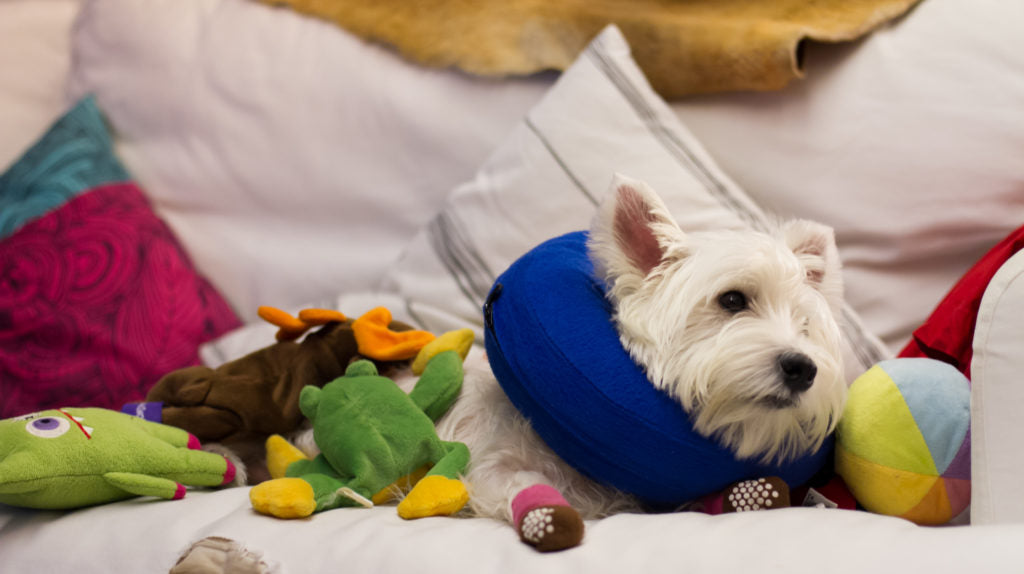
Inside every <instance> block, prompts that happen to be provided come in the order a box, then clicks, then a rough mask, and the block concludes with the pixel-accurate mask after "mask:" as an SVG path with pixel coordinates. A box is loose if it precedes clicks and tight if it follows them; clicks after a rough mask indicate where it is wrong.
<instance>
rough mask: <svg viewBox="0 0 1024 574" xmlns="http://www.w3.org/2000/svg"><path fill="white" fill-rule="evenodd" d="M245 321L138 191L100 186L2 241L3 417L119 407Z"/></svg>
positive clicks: (0, 393) (130, 187)
mask: <svg viewBox="0 0 1024 574" xmlns="http://www.w3.org/2000/svg"><path fill="white" fill-rule="evenodd" d="M238 324H239V321H238V318H237V317H236V316H235V314H234V312H233V311H232V310H231V308H230V307H229V306H228V305H227V303H225V301H224V300H223V299H222V298H221V296H220V295H219V294H218V293H217V291H216V290H215V289H214V288H213V287H212V286H211V285H210V284H209V283H208V282H207V281H206V279H204V278H203V277H201V276H200V275H198V274H197V273H196V270H195V269H194V268H193V266H192V264H191V262H190V261H189V259H188V256H187V255H186V254H185V252H184V251H183V250H182V247H181V245H180V244H179V243H178V241H177V240H176V239H175V238H174V236H173V235H172V233H171V231H170V229H169V228H168V227H167V225H166V224H164V222H163V221H162V220H160V219H159V218H158V217H157V216H156V215H155V214H154V213H153V211H152V210H151V209H150V206H149V204H148V202H147V201H146V199H145V197H144V196H143V195H142V192H141V191H140V190H139V189H138V187H136V186H135V185H134V184H133V183H124V182H122V183H110V184H105V185H102V186H99V187H96V188H93V189H91V190H89V191H86V192H84V193H82V194H81V195H78V196H76V197H74V198H73V199H71V200H69V201H68V202H67V203H64V204H63V205H61V206H60V207H58V208H56V209H55V210H53V211H50V212H48V213H46V214H44V215H42V216H40V217H39V218H37V219H34V220H32V221H29V222H28V223H26V224H24V225H23V226H22V227H20V228H19V229H18V230H17V231H15V232H14V234H12V235H10V236H9V237H7V238H6V239H4V240H3V241H0V418H7V417H11V416H17V415H20V414H24V413H28V412H32V411H37V410H41V409H47V408H54V407H63V406H94V407H106V408H114V409H119V408H120V407H121V406H122V405H123V404H124V403H126V402H129V401H135V400H141V399H143V398H144V397H145V394H146V392H147V391H148V390H149V387H150V386H152V385H153V384H154V383H155V382H156V381H157V379H159V378H160V377H161V376H163V375H164V374H166V373H167V372H169V371H172V370H174V369H178V368H181V367H185V366H189V365H194V364H198V362H199V359H198V353H197V349H198V346H199V345H200V344H201V343H203V342H205V341H208V340H210V339H212V338H214V337H216V336H218V335H220V334H222V333H224V332H225V331H227V330H229V329H232V328H234V327H237V326H238Z"/></svg>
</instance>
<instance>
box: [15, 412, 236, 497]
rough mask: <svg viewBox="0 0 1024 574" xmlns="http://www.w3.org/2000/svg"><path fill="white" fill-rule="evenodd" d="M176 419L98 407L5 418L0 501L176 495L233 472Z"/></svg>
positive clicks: (228, 477) (229, 476)
mask: <svg viewBox="0 0 1024 574" xmlns="http://www.w3.org/2000/svg"><path fill="white" fill-rule="evenodd" d="M198 449H199V441H198V439H196V437H194V436H192V435H190V434H189V433H187V432H185V431H183V430H181V429H179V428H175V427H172V426H168V425H163V424H159V423H154V422H150V421H147V420H143V419H141V418H138V417H134V416H131V415H127V414H124V413H119V412H117V411H112V410H108V409H100V408H63V409H53V410H47V411H41V412H38V413H33V414H30V415H25V416H21V417H16V418H11V419H5V420H2V421H0V503H4V504H10V505H12V506H23V507H28V508H47V509H64V508H78V507H81V506H90V505H94V504H102V503H106V502H113V501H115V500H121V499H125V498H131V497H133V496H156V497H160V498H166V499H175V500H176V499H179V498H182V497H183V496H185V486H184V485H186V484H188V485H196V486H220V485H223V484H226V483H229V482H231V481H232V480H233V479H234V477H235V467H234V465H233V464H231V462H230V461H228V460H227V459H226V458H224V457H222V456H220V455H217V454H212V453H209V452H204V451H201V450H198Z"/></svg>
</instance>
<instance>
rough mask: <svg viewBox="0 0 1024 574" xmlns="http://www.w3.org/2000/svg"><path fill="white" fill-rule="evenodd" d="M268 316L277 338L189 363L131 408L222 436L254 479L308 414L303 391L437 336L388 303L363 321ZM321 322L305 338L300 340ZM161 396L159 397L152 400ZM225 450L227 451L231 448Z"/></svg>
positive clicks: (265, 310) (202, 435)
mask: <svg viewBox="0 0 1024 574" xmlns="http://www.w3.org/2000/svg"><path fill="white" fill-rule="evenodd" d="M259 314H260V317H262V318H263V319H264V320H267V321H269V322H270V323H272V324H274V325H276V326H277V327H279V330H278V332H277V342H276V343H274V344H272V345H270V346H268V347H264V348H262V349H260V350H258V351H255V352H253V353H250V354H248V355H246V356H244V357H242V358H240V359H236V360H234V361H231V362H228V363H225V364H224V365H221V366H220V367H218V368H216V369H211V368H209V367H202V366H196V367H187V368H184V369H179V370H177V371H173V372H171V373H169V374H167V375H165V376H164V377H163V378H162V379H160V380H159V381H158V382H157V383H156V385H154V386H153V388H152V389H150V391H149V393H148V395H147V396H146V400H147V401H148V404H145V403H144V404H143V405H126V406H125V409H124V410H125V411H126V412H131V413H133V414H139V412H140V411H142V410H145V411H148V413H152V415H150V414H148V413H147V415H146V416H147V418H152V419H157V418H159V419H160V421H161V422H163V423H165V424H169V425H172V426H176V427H179V428H182V429H185V430H187V431H188V432H190V433H192V434H194V435H195V436H196V437H197V438H198V439H199V440H200V441H201V442H202V443H203V444H204V445H207V444H209V443H218V444H220V445H221V446H223V447H224V448H225V449H226V450H229V451H230V453H233V454H234V455H235V456H237V458H238V459H239V460H240V461H241V463H242V464H243V465H244V469H245V474H246V475H247V482H248V483H249V484H256V483H259V482H262V481H263V480H266V479H268V478H270V475H269V473H268V472H267V469H266V461H265V454H266V451H265V448H264V443H265V441H266V439H267V437H269V436H271V435H274V434H281V435H287V434H289V433H292V432H294V431H296V430H298V429H299V427H300V425H301V424H302V421H303V416H302V412H301V411H300V410H299V393H300V392H301V391H302V388H303V387H305V386H306V385H316V386H321V387H322V386H323V385H325V384H326V383H328V382H330V381H332V380H334V379H336V378H338V377H340V376H343V375H344V374H345V368H346V367H347V366H348V364H349V363H350V362H352V361H353V360H355V359H371V360H373V361H374V362H375V363H376V364H377V367H378V369H379V370H380V371H381V372H382V373H383V372H386V371H387V370H389V369H390V368H393V367H396V366H403V365H406V364H408V362H409V361H410V360H411V359H412V358H413V357H415V356H416V354H417V352H418V351H419V350H420V349H421V348H422V347H423V346H424V345H426V344H427V343H428V342H430V341H431V340H433V339H434V335H433V334H431V333H428V332H426V331H416V330H413V329H412V328H411V327H410V326H408V325H406V324H404V323H400V322H397V321H392V320H391V313H390V312H389V311H388V310H387V309H385V308H383V307H378V308H376V309H373V310H371V311H369V312H367V313H366V314H364V315H363V316H361V317H359V318H358V319H356V320H351V319H348V318H346V317H345V315H343V314H341V313H339V312H337V311H332V310H325V309H306V310H303V311H302V312H301V313H299V316H298V317H297V318H296V317H292V316H291V315H289V314H288V313H285V312H283V311H280V310H278V309H275V308H273V307H260V309H259ZM317 326H319V327H320V328H319V329H318V330H315V331H313V332H311V333H309V335H307V336H306V337H305V338H304V339H302V340H301V341H298V339H299V338H300V337H301V336H302V335H303V334H305V333H306V331H308V330H310V329H311V328H313V327H317ZM152 403H157V404H152ZM230 453H222V454H230Z"/></svg>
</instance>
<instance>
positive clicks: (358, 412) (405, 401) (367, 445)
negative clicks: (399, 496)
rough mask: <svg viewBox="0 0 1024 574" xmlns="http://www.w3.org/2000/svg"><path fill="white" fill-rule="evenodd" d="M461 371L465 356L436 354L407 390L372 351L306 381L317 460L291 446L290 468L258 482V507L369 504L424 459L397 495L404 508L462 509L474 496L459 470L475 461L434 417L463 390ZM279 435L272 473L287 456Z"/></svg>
mask: <svg viewBox="0 0 1024 574" xmlns="http://www.w3.org/2000/svg"><path fill="white" fill-rule="evenodd" d="M462 376H463V371H462V357H460V356H459V354H458V353H457V352H456V351H451V350H447V351H443V352H440V353H438V354H436V355H434V356H433V358H431V359H430V361H429V362H428V363H427V364H426V367H425V369H424V370H423V374H422V375H421V376H420V379H419V381H417V383H416V386H415V388H413V390H412V391H411V392H409V393H408V394H406V393H405V392H404V391H402V390H401V389H400V388H399V387H398V386H397V385H396V384H395V383H394V381H392V380H391V379H388V378H385V377H382V376H379V375H378V374H377V369H376V368H375V367H374V365H373V363H371V362H369V361H358V362H355V363H352V364H351V365H350V366H349V367H348V369H347V371H346V372H345V376H343V377H339V378H337V379H335V380H334V381H332V382H330V383H328V384H326V385H324V387H323V388H322V389H321V388H317V387H315V386H307V387H305V388H304V389H303V390H302V394H301V396H300V399H299V404H300V406H301V409H302V412H303V414H304V415H306V417H308V418H309V419H310V421H312V423H313V436H314V439H315V440H316V443H317V446H318V447H319V448H320V451H321V452H320V454H319V455H317V457H316V458H315V459H312V460H309V459H307V458H305V457H304V456H302V455H296V456H293V457H292V459H293V462H291V463H290V464H288V465H287V467H286V471H285V477H284V478H275V479H273V480H269V481H267V482H263V483H260V484H258V485H256V486H255V487H253V489H252V490H251V491H250V500H251V501H252V505H253V508H255V509H256V510H257V511H259V512H261V513H263V514H269V515H272V516H277V517H279V518H301V517H305V516H309V515H311V514H313V513H314V512H320V511H323V510H330V509H333V508H338V507H342V506H364V507H370V506H373V505H374V503H375V502H379V501H381V500H386V498H384V497H385V493H386V492H387V491H388V487H389V486H390V485H393V484H395V483H398V482H401V481H402V480H403V479H405V480H409V481H415V478H410V477H413V476H416V475H417V472H418V471H419V472H423V469H425V468H426V469H427V470H426V474H425V476H423V478H422V479H420V480H419V481H418V482H416V485H415V486H414V487H413V489H412V491H410V492H409V494H408V495H407V496H406V497H405V498H404V499H403V500H402V502H401V503H400V504H399V505H398V514H399V516H401V517H402V518H406V519H411V518H421V517H425V516H438V515H450V514H454V513H455V512H458V511H459V510H460V509H461V508H462V507H463V506H464V505H465V504H466V502H467V501H468V500H469V496H468V494H467V492H466V488H465V485H463V484H462V482H461V481H459V480H458V478H457V477H458V475H459V474H460V473H462V472H463V471H464V470H465V468H466V465H467V464H468V463H469V450H468V449H467V448H466V445H464V444H462V443H459V442H445V441H442V440H441V439H440V438H438V436H437V433H436V431H435V429H434V421H435V420H436V419H438V418H439V417H440V416H441V415H442V414H444V413H445V412H446V411H447V410H448V408H449V407H450V406H451V404H452V402H454V400H455V398H456V397H457V396H458V394H459V390H460V389H461V388H462ZM281 443H284V444H285V445H287V443H285V441H284V440H283V439H282V438H280V437H271V439H270V440H268V457H267V459H268V460H267V463H268V466H270V467H271V473H272V474H274V472H275V471H274V468H275V466H281V464H280V462H279V461H277V460H275V459H280V458H281V457H282V456H288V455H286V454H282V448H283V447H282V445H281ZM287 446H289V447H290V445H287ZM291 448H292V449H294V447H291ZM293 451H294V452H297V450H293Z"/></svg>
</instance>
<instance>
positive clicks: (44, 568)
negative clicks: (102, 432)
mask: <svg viewBox="0 0 1024 574" xmlns="http://www.w3.org/2000/svg"><path fill="white" fill-rule="evenodd" d="M0 533H2V539H0V540H2V543H0V564H2V565H3V566H4V571H5V572H7V571H10V572H28V571H41V572H58V571H67V570H73V571H75V572H82V573H87V572H162V571H166V570H167V569H169V568H170V567H171V566H172V565H173V564H174V562H175V560H176V559H177V557H178V555H179V554H180V553H182V552H184V551H185V550H186V549H187V548H188V547H189V545H190V544H191V543H192V542H194V541H195V540H198V539H200V538H205V537H207V536H222V537H225V538H229V539H232V540H235V541H239V542H241V543H243V544H244V545H245V546H246V548H248V549H249V550H253V551H258V552H262V553H263V556H264V558H265V559H266V560H267V561H269V562H276V563H277V564H278V565H280V567H281V568H282V569H283V571H284V572H288V573H291V574H300V573H302V572H417V573H420V574H433V573H437V574H446V573H451V572H481V573H482V572H513V571H519V572H534V573H537V574H541V573H544V572H651V573H659V572H666V573H668V572H673V573H675V572H692V573H694V574H699V573H702V572H764V573H766V574H767V573H772V572H778V573H791V574H797V573H801V572H806V573H809V574H818V573H820V572H830V573H837V574H839V573H850V574H863V573H865V572H927V573H939V572H1010V571H1012V568H1016V567H1019V565H1020V564H1021V563H1022V562H1021V561H1022V560H1024V545H1022V544H1021V543H1020V541H1021V540H1022V537H1024V525H1021V524H1013V525H1005V526H999V527H994V526H989V527H945V528H921V527H917V526H914V525H912V524H910V523H909V522H906V521H904V520H900V519H896V518H887V517H881V516H875V515H871V514H868V513H864V512H850V511H831V510H821V509H815V508H799V509H788V510H780V511H771V512H762V513H757V512H754V513H747V514H737V515H731V516H719V517H709V516H706V515H702V514H696V513H689V514H665V515H619V516H614V517H612V518H607V519H604V520H601V521H598V522H591V523H588V525H587V534H586V538H585V539H584V542H583V545H582V546H580V547H578V548H575V549H572V550H568V551H565V552H561V553H555V554H539V553H537V552H535V551H533V550H532V549H530V548H528V547H527V546H526V545H524V544H522V543H520V542H519V540H518V538H517V536H516V534H515V533H514V532H513V531H512V529H511V528H508V527H506V526H505V525H503V524H500V523H497V522H494V521H490V520H486V519H459V518H435V519H423V520H419V521H413V522H406V521H403V520H402V519H401V518H399V517H398V515H397V514H396V513H395V509H394V508H393V507H379V508H375V509H370V510H365V509H349V510H345V511H332V512H325V513H322V514H317V515H314V516H313V517H311V518H309V519H307V520H295V521H287V522H286V521H281V520H277V519H272V518H268V517H266V516H263V515H259V514H256V513H255V512H253V511H252V509H251V508H250V507H249V498H248V496H247V494H246V490H244V489H232V490H226V491H220V492H205V493H192V494H189V495H188V496H187V497H186V498H185V499H183V500H181V501H177V502H174V503H166V502H153V501H146V500H133V501H126V502H121V503H117V504H112V505H108V506H104V507H100V508H94V509H89V510H81V511H77V512H72V513H67V514H62V513H50V512H47V513H37V512H33V511H24V510H15V511H13V512H8V513H5V514H4V515H3V516H2V518H0ZM55 549H59V552H55Z"/></svg>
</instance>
